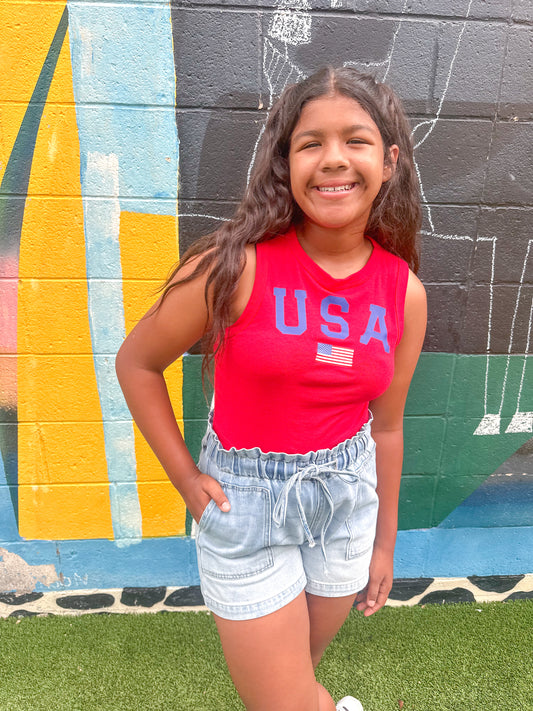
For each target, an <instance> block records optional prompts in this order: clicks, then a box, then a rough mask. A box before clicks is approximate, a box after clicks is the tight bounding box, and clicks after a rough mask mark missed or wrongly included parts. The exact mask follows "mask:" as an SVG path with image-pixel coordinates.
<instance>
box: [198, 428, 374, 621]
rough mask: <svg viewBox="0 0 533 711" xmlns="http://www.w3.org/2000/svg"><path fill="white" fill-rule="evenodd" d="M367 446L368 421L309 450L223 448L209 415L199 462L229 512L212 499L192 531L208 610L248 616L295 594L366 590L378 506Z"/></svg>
mask: <svg viewBox="0 0 533 711" xmlns="http://www.w3.org/2000/svg"><path fill="white" fill-rule="evenodd" d="M375 448H376V446H375V443H374V441H373V439H372V437H371V434H370V422H368V423H367V424H365V425H364V426H363V428H362V429H361V431H360V432H359V433H358V434H357V435H355V436H354V437H352V438H351V439H348V440H346V441H345V442H342V443H341V444H338V445H337V446H336V447H333V448H332V449H320V450H317V451H315V452H308V453H307V454H283V453H279V452H268V453H264V452H262V451H261V450H260V449H258V448H254V449H239V450H237V449H235V448H232V449H229V450H226V449H224V448H223V447H222V445H221V443H220V441H219V439H218V437H217V435H216V434H215V432H214V431H213V429H212V426H211V417H210V423H209V425H208V428H207V432H206V434H205V436H204V439H203V442H202V449H201V453H200V459H199V464H198V466H199V468H200V470H201V471H202V472H204V473H205V474H209V476H212V477H214V478H215V479H217V481H219V482H220V484H221V486H222V488H223V489H224V491H225V493H226V495H227V497H228V499H229V501H230V503H231V511H230V512H229V513H223V512H222V511H220V509H219V508H218V507H217V506H216V505H215V503H214V501H213V500H211V501H210V502H209V503H208V505H207V507H206V509H205V511H204V512H203V514H202V517H201V519H200V521H199V523H198V526H197V528H196V546H197V552H198V567H199V571H200V582H201V589H202V594H203V596H204V600H205V604H206V605H207V607H208V608H209V609H210V610H212V611H213V612H214V613H215V614H217V615H219V616H220V617H223V618H225V619H231V620H247V619H254V618H256V617H262V616H263V615H267V614H269V613H271V612H274V611H275V610H278V609H280V608H281V607H283V606H284V605H287V604H288V603H289V602H290V601H291V600H293V599H294V598H296V597H297V596H298V595H299V594H300V593H301V592H302V590H306V591H307V592H309V593H312V594H314V595H320V596H322V597H341V596H344V595H351V594H354V593H356V592H358V591H359V590H361V589H362V588H364V586H365V585H366V583H367V582H368V569H369V564H370V557H371V555H372V546H373V542H374V537H375V529H376V517H377V510H378V497H377V494H376V464H375Z"/></svg>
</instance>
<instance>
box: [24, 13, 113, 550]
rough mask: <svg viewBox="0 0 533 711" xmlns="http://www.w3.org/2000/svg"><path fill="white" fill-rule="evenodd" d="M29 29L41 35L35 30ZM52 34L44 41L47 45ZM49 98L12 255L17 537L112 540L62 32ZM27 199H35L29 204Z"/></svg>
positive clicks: (73, 120) (27, 40) (67, 56)
mask: <svg viewBox="0 0 533 711" xmlns="http://www.w3.org/2000/svg"><path fill="white" fill-rule="evenodd" d="M43 5H44V4H43ZM52 6H53V10H54V12H55V13H56V15H57V17H56V18H55V20H54V23H55V24H54V23H51V24H54V30H53V32H54V31H55V27H56V26H57V23H58V22H59V17H60V16H61V12H62V9H63V7H62V6H64V3H62V4H60V3H53V4H52ZM52 6H48V5H46V6H45V8H48V10H50V8H51V7H52ZM26 7H28V12H33V13H34V14H35V15H36V16H37V17H39V16H41V15H42V13H43V12H44V10H42V9H41V5H37V4H31V5H27V6H26ZM33 32H34V35H35V34H36V35H38V36H39V38H41V36H42V34H39V28H38V27H35V29H34V31H33ZM53 32H52V33H51V35H50V36H48V34H47V42H48V46H49V43H50V42H51V39H52V37H53ZM32 38H33V35H30V36H28V37H26V38H25V42H24V44H23V45H21V46H19V48H18V54H19V60H20V58H21V57H25V56H26V55H27V54H28V55H29V54H31V53H30V52H28V51H27V50H26V49H25V48H27V47H28V46H30V47H31V48H32V51H33V43H32ZM40 41H41V40H40V39H39V41H38V43H37V45H38V46H40ZM45 54H46V53H44V55H43V56H41V65H42V61H44V56H45ZM28 61H29V62H30V60H28ZM31 61H33V60H31ZM49 96H50V99H49V101H52V100H55V101H58V100H60V99H62V100H63V101H65V102H66V103H65V104H64V105H62V106H56V105H50V104H49V103H47V105H46V107H45V111H44V114H43V119H42V121H41V124H40V129H39V134H38V137H37V142H36V146H35V152H34V156H33V163H32V173H31V177H30V183H29V189H28V199H27V202H26V209H25V213H24V224H23V227H22V237H21V248H20V265H19V275H20V285H19V294H18V311H19V318H18V343H19V356H18V373H17V375H18V419H19V423H21V424H20V426H19V432H18V436H19V441H18V447H19V454H18V456H19V530H20V533H21V535H22V536H24V537H25V538H38V539H57V540H61V539H70V538H76V539H80V538H84V539H87V538H112V537H113V530H112V525H111V507H110V501H109V484H108V478H107V463H106V457H105V447H104V432H103V425H102V412H101V408H100V400H99V397H98V391H97V384H96V376H95V371H94V360H93V356H92V346H91V338H90V331H89V318H88V307H87V281H86V268H85V239H84V233H83V206H82V201H81V197H80V195H81V187H80V158H79V144H78V130H77V124H76V116H75V107H74V96H73V91H72V71H71V64H70V52H69V40H68V35H67V36H66V38H65V41H64V43H63V47H62V50H61V53H60V56H59V59H58V65H57V69H56V73H55V75H54V78H53V81H52V86H51V88H50V95H49ZM36 192H41V193H43V196H42V197H35V193H36ZM50 194H52V195H53V194H55V195H57V197H48V195H50ZM62 194H63V195H67V196H69V197H62ZM71 196H77V197H71ZM33 487H37V488H33Z"/></svg>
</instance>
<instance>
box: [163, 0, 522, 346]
mask: <svg viewBox="0 0 533 711" xmlns="http://www.w3.org/2000/svg"><path fill="white" fill-rule="evenodd" d="M532 23H533V3H531V2H528V1H526V0H486V1H483V0H470V1H469V0H438V1H437V0H430V1H429V2H421V0H396V1H394V0H389V1H386V0H385V1H381V2H378V1H377V0H376V1H372V0H292V1H291V0H278V1H277V2H268V0H252V1H251V2H245V0H219V1H218V2H206V1H202V0H196V1H194V0H183V1H181V2H180V1H175V2H173V3H172V24H173V36H174V51H175V62H176V77H177V96H176V106H177V123H178V135H179V138H180V187H179V213H180V245H181V249H184V248H185V247H186V246H187V245H188V244H189V243H190V241H191V240H192V239H194V238H195V237H197V236H199V235H200V234H203V233H205V232H206V231H209V230H211V229H213V228H214V226H215V225H216V224H217V219H218V218H223V217H225V216H226V217H227V216H229V215H230V214H231V213H232V211H233V209H234V205H235V202H236V201H237V200H238V198H239V196H240V195H241V193H242V190H243V188H244V186H245V184H246V178H247V172H248V168H249V165H250V163H251V160H252V156H253V150H254V146H255V143H256V141H257V138H258V136H259V134H260V131H261V126H262V123H263V121H264V118H265V116H266V112H267V110H268V108H269V106H270V105H271V102H272V99H273V97H274V96H276V95H277V94H278V93H279V92H280V91H281V89H282V88H283V87H284V86H285V84H286V83H288V82H292V81H296V80H297V79H299V78H301V77H303V76H306V75H308V74H310V73H312V72H313V71H314V70H316V69H317V68H319V67H321V66H322V65H324V64H326V63H333V64H351V65H353V66H356V67H357V68H360V69H363V70H368V71H370V72H372V73H374V74H375V75H376V76H377V77H379V78H381V79H383V78H385V79H386V81H388V82H390V83H391V84H392V85H393V86H394V88H395V89H396V90H397V92H398V93H399V95H400V96H401V97H402V99H403V100H404V103H405V106H406V108H407V111H408V113H409V116H410V118H411V120H412V126H413V138H414V142H415V144H416V146H417V147H416V149H415V158H416V162H417V165H418V169H419V174H420V180H421V185H422V193H423V200H424V226H423V230H424V233H423V245H422V267H421V272H420V276H421V277H422V279H423V281H424V283H425V284H426V287H427V289H428V296H429V308H430V325H429V329H428V334H427V338H426V343H425V350H427V351H439V352H455V353H469V354H470V353H486V352H487V351H488V352H490V353H494V354H497V353H502V354H503V353H508V352H511V353H516V354H524V353H526V352H531V348H532V344H531V342H530V341H531V339H530V330H531V312H530V309H531V299H532V295H533V288H532V284H533V243H532V240H533V230H532V219H531V218H532V198H531V194H532V188H533V171H532V158H533V148H532V146H533V124H532V117H533V71H532V64H533V59H532V57H533V54H532V36H533V34H532V27H531V25H532Z"/></svg>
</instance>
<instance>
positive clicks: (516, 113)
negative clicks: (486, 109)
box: [498, 3, 533, 120]
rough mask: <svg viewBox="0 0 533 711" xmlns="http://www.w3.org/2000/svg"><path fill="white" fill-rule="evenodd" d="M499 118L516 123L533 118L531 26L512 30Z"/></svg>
mask: <svg viewBox="0 0 533 711" xmlns="http://www.w3.org/2000/svg"><path fill="white" fill-rule="evenodd" d="M529 7H530V8H531V3H529ZM530 19H531V20H533V11H532V12H531V18H530ZM498 114H499V116H502V117H504V118H512V119H515V120H516V119H528V120H531V119H532V118H533V34H532V33H531V27H529V26H527V27H510V28H509V39H508V43H507V51H506V54H505V62H504V65H503V76H502V81H501V89H500V106H499V109H498Z"/></svg>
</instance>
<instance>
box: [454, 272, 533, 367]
mask: <svg viewBox="0 0 533 711" xmlns="http://www.w3.org/2000/svg"><path fill="white" fill-rule="evenodd" d="M532 297H533V287H532V286H530V285H526V286H524V287H523V288H522V289H519V286H518V285H496V286H495V287H494V289H493V293H492V314H490V309H491V290H490V287H489V286H474V287H472V288H471V289H470V290H469V292H468V299H467V304H466V313H465V319H464V326H463V328H462V335H461V342H460V343H461V352H463V353H484V352H486V351H487V341H488V338H487V334H489V333H490V352H491V353H505V354H506V353H508V352H511V353H518V354H521V353H525V352H526V344H527V336H528V332H529V328H530V320H529V319H530V308H531V298H532ZM515 314H516V315H515ZM530 348H531V345H530Z"/></svg>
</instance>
